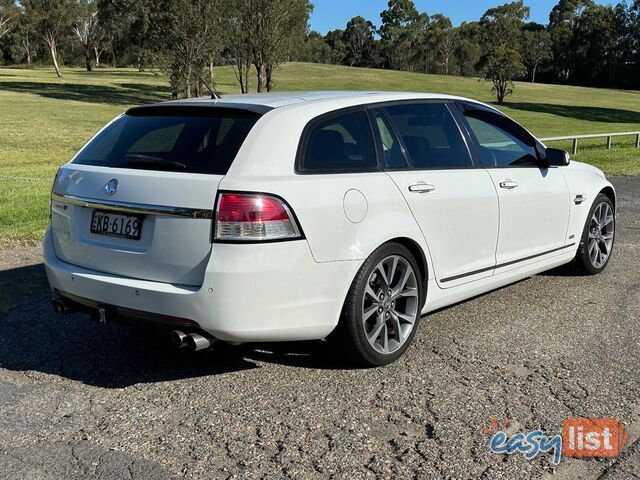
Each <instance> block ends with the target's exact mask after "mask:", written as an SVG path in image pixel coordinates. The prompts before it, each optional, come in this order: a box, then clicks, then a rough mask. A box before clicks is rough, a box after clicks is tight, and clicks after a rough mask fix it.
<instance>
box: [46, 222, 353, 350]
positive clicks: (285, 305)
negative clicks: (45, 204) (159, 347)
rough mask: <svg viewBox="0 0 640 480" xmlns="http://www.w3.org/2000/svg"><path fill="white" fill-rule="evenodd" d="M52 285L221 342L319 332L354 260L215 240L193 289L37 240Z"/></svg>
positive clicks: (332, 315)
mask: <svg viewBox="0 0 640 480" xmlns="http://www.w3.org/2000/svg"><path fill="white" fill-rule="evenodd" d="M44 258H45V267H46V271H47V277H48V279H49V284H50V285H51V288H52V289H54V290H57V291H59V292H63V293H66V294H68V295H73V296H75V297H80V298H83V299H88V300H91V301H94V302H98V303H101V304H105V305H108V306H116V307H120V308H121V309H129V310H134V311H139V312H148V313H152V314H158V315H163V316H169V317H178V318H183V319H189V320H192V321H194V322H197V324H198V325H199V327H200V328H201V329H202V330H204V331H206V332H207V333H209V334H210V335H212V336H214V337H216V338H219V339H221V340H227V341H237V342H259V341H288V340H313V339H321V338H325V337H326V336H327V335H328V334H329V333H331V331H332V330H333V329H334V328H335V326H336V325H337V322H338V318H339V315H340V311H341V309H342V304H343V302H344V298H345V297H346V293H347V290H348V289H349V286H350V284H351V281H352V279H353V278H354V277H355V274H356V272H357V270H358V268H359V267H360V264H361V262H359V261H350V262H327V263H318V262H315V261H314V259H313V257H312V255H311V252H310V250H309V246H308V244H307V242H306V241H293V242H281V243H269V244H260V245H255V244H252V245H232V244H214V245H213V248H212V252H211V257H210V259H209V263H208V265H207V269H206V274H205V278H204V282H203V284H202V286H200V287H191V286H181V285H172V284H168V283H161V282H153V281H148V280H137V279H132V278H127V277H119V276H117V275H111V274H106V273H102V272H97V271H94V270H89V269H85V268H82V267H78V266H76V265H72V264H69V263H66V262H63V261H62V260H60V259H59V258H57V256H56V254H55V251H54V249H53V245H52V239H51V233H50V232H49V231H47V233H46V235H45V240H44Z"/></svg>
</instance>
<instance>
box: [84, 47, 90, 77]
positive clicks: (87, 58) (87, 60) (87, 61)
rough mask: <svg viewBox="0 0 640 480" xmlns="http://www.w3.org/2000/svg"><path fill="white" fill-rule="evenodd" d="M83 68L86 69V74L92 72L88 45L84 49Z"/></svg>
mask: <svg viewBox="0 0 640 480" xmlns="http://www.w3.org/2000/svg"><path fill="white" fill-rule="evenodd" d="M84 66H85V68H86V69H87V72H90V71H91V70H92V68H91V50H90V49H89V46H88V45H87V47H86V48H85V49H84Z"/></svg>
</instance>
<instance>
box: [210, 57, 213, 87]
mask: <svg viewBox="0 0 640 480" xmlns="http://www.w3.org/2000/svg"><path fill="white" fill-rule="evenodd" d="M209 78H210V79H211V84H212V85H213V83H214V82H213V57H209Z"/></svg>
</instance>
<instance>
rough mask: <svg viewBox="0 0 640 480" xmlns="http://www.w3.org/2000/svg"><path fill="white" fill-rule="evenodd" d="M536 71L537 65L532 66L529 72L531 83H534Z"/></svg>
mask: <svg viewBox="0 0 640 480" xmlns="http://www.w3.org/2000/svg"><path fill="white" fill-rule="evenodd" d="M537 69H538V65H534V66H533V70H532V71H531V83H536V70H537Z"/></svg>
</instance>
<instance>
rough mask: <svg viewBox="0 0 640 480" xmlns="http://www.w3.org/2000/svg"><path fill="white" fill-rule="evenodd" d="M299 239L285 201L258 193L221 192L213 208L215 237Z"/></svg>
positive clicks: (295, 225)
mask: <svg viewBox="0 0 640 480" xmlns="http://www.w3.org/2000/svg"><path fill="white" fill-rule="evenodd" d="M297 238H301V234H300V229H299V228H298V225H297V223H296V220H295V218H294V216H293V214H292V213H291V210H290V208H289V207H288V206H287V204H286V203H285V202H284V201H283V200H280V199H279V198H277V197H274V196H272V195H267V194H257V193H221V194H220V195H219V196H218V204H217V208H216V223H215V237H214V239H215V240H228V241H249V242H254V241H269V240H293V239H297Z"/></svg>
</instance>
